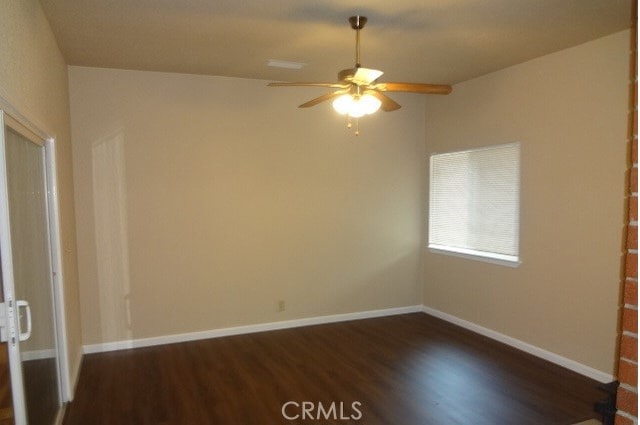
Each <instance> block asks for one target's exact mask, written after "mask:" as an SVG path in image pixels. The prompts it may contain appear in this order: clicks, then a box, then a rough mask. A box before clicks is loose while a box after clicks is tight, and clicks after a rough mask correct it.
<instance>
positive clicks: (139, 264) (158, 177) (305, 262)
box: [69, 67, 425, 344]
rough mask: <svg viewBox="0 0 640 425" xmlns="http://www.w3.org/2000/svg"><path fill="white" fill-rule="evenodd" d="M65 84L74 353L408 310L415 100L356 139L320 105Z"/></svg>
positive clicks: (418, 102)
mask: <svg viewBox="0 0 640 425" xmlns="http://www.w3.org/2000/svg"><path fill="white" fill-rule="evenodd" d="M69 75H70V86H71V110H72V114H71V115H72V128H73V141H74V146H73V149H74V151H73V153H74V167H75V172H76V175H75V177H76V179H75V189H76V205H77V210H78V244H79V271H80V277H81V282H82V287H81V297H82V303H81V304H82V318H83V340H84V343H85V344H96V343H101V342H108V341H119V340H126V339H130V338H144V337H153V336H162V335H169V334H177V333H184V332H194V331H202V330H211V329H217V328H223V327H229V326H238V325H247V324H257V323H265V322H273V321H280V320H289V319H296V318H304V317H315V316H321V315H329V314H338V313H350V312H358V311H367V310H375V309H384V308H392V307H400V306H409V305H415V304H419V303H420V300H421V290H422V288H421V278H420V270H421V267H420V262H421V243H422V234H423V225H424V223H423V220H422V217H423V205H424V191H423V185H424V177H425V175H424V173H425V170H424V167H423V157H424V146H423V140H424V139H423V137H424V127H423V125H422V121H423V117H424V101H425V100H424V97H421V96H412V95H402V96H401V95H398V96H394V98H395V99H397V100H398V101H399V102H401V103H402V105H403V108H402V109H401V110H400V111H397V112H393V113H391V114H385V113H382V112H381V113H379V114H377V115H376V116H373V117H368V118H364V119H362V120H361V123H360V130H361V135H360V136H359V137H356V136H354V135H353V133H352V132H351V131H349V130H347V129H346V128H345V124H346V122H345V120H343V118H342V117H339V116H337V115H336V114H335V113H334V112H333V111H331V110H330V104H329V103H326V104H322V105H320V106H317V107H315V108H312V109H298V108H296V106H297V105H298V104H300V103H302V102H304V101H305V100H308V99H310V98H312V97H314V96H317V95H319V94H321V93H323V91H322V90H320V91H317V90H316V89H309V88H299V89H296V88H268V87H266V83H267V82H266V81H255V80H244V79H232V78H220V77H207V76H194V75H181V74H165V73H152V72H139V71H122V70H106V69H95V68H81V67H70V71H69ZM292 78H295V75H292ZM279 300H285V301H286V310H285V311H284V312H277V311H276V310H277V304H278V301H279Z"/></svg>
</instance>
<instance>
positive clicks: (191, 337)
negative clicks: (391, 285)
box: [76, 305, 615, 382]
mask: <svg viewBox="0 0 640 425" xmlns="http://www.w3.org/2000/svg"><path fill="white" fill-rule="evenodd" d="M418 312H420V313H425V314H429V315H431V316H434V317H437V318H439V319H442V320H445V321H447V322H450V323H453V324H455V325H458V326H460V327H463V328H465V329H468V330H470V331H473V332H475V333H477V334H480V335H484V336H486V337H489V338H491V339H493V340H496V341H498V342H501V343H503V344H506V345H509V346H511V347H514V348H517V349H518V350H521V351H524V352H526V353H529V354H532V355H534V356H536V357H539V358H541V359H544V360H547V361H550V362H551V363H555V364H557V365H559V366H562V367H564V368H566V369H569V370H572V371H574V372H576V373H579V374H581V375H584V376H587V377H589V378H592V379H595V380H596V381H599V382H611V381H613V380H614V379H615V378H614V377H613V376H612V375H611V374H609V373H606V372H602V371H599V370H597V369H594V368H592V367H590V366H587V365H584V364H582V363H579V362H576V361H574V360H571V359H568V358H566V357H563V356H561V355H559V354H555V353H552V352H550V351H547V350H544V349H542V348H539V347H536V346H534V345H531V344H529V343H526V342H524V341H521V340H519V339H516V338H512V337H510V336H508V335H504V334H501V333H499V332H496V331H494V330H491V329H488V328H485V327H482V326H480V325H477V324H475V323H472V322H469V321H466V320H464V319H460V318H458V317H456V316H452V315H450V314H447V313H444V312H442V311H439V310H436V309H434V308H431V307H426V306H424V305H414V306H407V307H397V308H388V309H383V310H370V311H362V312H356V313H345V314H335V315H330V316H317V317H309V318H304V319H294V320H285V321H281V322H271V323H261V324H254V325H245V326H235V327H229V328H221V329H212V330H208V331H201V332H188V333H183V334H174V335H166V336H158V337H151V338H138V339H130V340H123V341H114V342H106V343H103V344H88V345H85V346H84V347H83V348H84V354H94V353H104V352H109V351H117V350H128V349H132V348H141V347H150V346H155V345H164V344H174V343H179V342H188V341H196V340H202V339H209V338H221V337H225V336H232V335H243V334H250V333H256V332H266V331H273V330H279V329H290V328H298V327H303V326H313V325H322V324H327V323H336V322H346V321H350V320H361V319H372V318H376V317H384V316H394V315H399V314H408V313H418ZM78 368H79V365H78ZM76 376H77V374H76Z"/></svg>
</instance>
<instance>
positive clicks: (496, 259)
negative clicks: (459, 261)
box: [428, 244, 522, 268]
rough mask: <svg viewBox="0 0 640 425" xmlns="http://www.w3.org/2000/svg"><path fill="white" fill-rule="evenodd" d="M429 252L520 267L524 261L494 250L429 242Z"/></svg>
mask: <svg viewBox="0 0 640 425" xmlns="http://www.w3.org/2000/svg"><path fill="white" fill-rule="evenodd" d="M428 248H429V252H434V253H436V254H445V255H451V256H453V257H459V258H466V259H467V260H475V261H482V262H485V263H491V264H498V265H500V266H507V267H513V268H516V267H520V264H522V262H521V261H520V260H519V258H518V257H517V256H515V255H504V254H496V253H493V252H485V251H477V250H475V249H467V248H457V247H452V246H446V245H437V244H429V246H428Z"/></svg>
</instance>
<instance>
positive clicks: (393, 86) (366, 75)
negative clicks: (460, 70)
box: [269, 16, 451, 135]
mask: <svg viewBox="0 0 640 425" xmlns="http://www.w3.org/2000/svg"><path fill="white" fill-rule="evenodd" d="M349 23H350V24H351V28H352V29H354V30H355V31H356V66H355V68H350V69H343V70H342V71H340V72H339V73H338V81H337V82H335V83H311V82H310V83H305V82H274V83H269V86H271V87H327V88H334V89H338V90H336V91H333V92H330V93H326V94H323V95H322V96H319V97H316V98H315V99H311V100H310V101H308V102H305V103H303V104H302V105H300V106H299V107H300V108H309V107H311V106H315V105H317V104H319V103H322V102H325V101H327V100H332V99H333V108H334V109H335V110H336V111H337V112H338V113H340V114H342V115H346V116H347V117H348V125H347V126H348V127H351V118H356V123H357V119H358V118H360V117H362V116H364V115H369V114H372V113H374V112H376V111H377V110H378V109H382V110H383V111H385V112H391V111H395V110H397V109H400V105H399V104H398V103H396V102H395V101H394V100H393V99H391V98H390V97H388V96H387V95H386V94H384V93H386V92H405V93H421V94H449V93H451V86H449V85H443V84H425V83H379V82H378V79H379V78H380V76H382V74H383V72H382V71H379V70H377V69H370V68H364V67H362V66H361V64H360V30H362V28H364V26H365V24H366V23H367V18H366V17H364V16H351V17H350V18H349ZM358 133H359V132H358V130H357V129H356V135H358Z"/></svg>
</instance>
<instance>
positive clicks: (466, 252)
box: [426, 142, 522, 268]
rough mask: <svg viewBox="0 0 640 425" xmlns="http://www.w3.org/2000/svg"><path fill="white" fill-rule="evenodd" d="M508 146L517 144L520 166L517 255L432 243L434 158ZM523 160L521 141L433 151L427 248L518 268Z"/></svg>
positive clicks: (520, 262)
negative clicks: (447, 150)
mask: <svg viewBox="0 0 640 425" xmlns="http://www.w3.org/2000/svg"><path fill="white" fill-rule="evenodd" d="M507 146H517V148H518V154H517V155H518V168H517V173H518V175H517V188H518V189H517V196H518V199H517V203H518V205H517V206H518V215H517V230H516V232H517V255H509V254H502V253H496V252H491V251H482V250H477V249H472V248H464V247H456V246H449V245H443V244H438V243H432V242H431V234H432V229H431V226H432V223H431V222H432V203H433V193H434V178H433V168H434V167H433V158H434V157H436V156H444V155H452V154H462V153H467V152H477V151H483V150H488V149H495V148H500V147H507ZM521 169H522V161H521V144H520V142H511V143H502V144H496V145H490V146H481V147H474V148H469V149H461V150H457V151H449V152H433V153H431V154H430V155H429V172H428V175H429V195H428V197H427V198H428V201H429V208H428V211H427V220H428V224H427V243H426V245H427V249H428V250H429V252H432V253H436V254H443V255H448V256H453V257H458V258H464V259H470V260H474V261H481V262H485V263H491V264H497V265H501V266H506V267H511V268H517V267H519V266H520V265H521V264H522V259H521V252H520V229H521V225H520V221H521V220H520V219H521V212H520V206H521V185H522V181H521V180H522V179H521V176H522V170H521Z"/></svg>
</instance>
